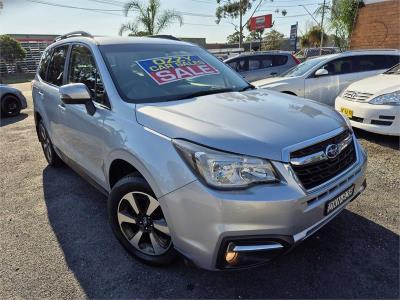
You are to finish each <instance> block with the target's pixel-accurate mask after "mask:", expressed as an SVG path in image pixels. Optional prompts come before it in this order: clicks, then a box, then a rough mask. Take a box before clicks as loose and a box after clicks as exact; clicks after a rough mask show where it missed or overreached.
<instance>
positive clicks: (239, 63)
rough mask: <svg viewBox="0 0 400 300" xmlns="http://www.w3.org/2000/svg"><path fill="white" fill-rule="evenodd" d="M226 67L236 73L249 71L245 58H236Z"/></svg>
mask: <svg viewBox="0 0 400 300" xmlns="http://www.w3.org/2000/svg"><path fill="white" fill-rule="evenodd" d="M228 65H229V66H231V68H232V69H234V70H235V71H237V72H243V71H247V70H248V69H249V65H248V60H247V59H245V58H237V59H235V60H233V61H231V62H229V63H228Z"/></svg>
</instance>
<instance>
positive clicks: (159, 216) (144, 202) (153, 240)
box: [117, 192, 172, 255]
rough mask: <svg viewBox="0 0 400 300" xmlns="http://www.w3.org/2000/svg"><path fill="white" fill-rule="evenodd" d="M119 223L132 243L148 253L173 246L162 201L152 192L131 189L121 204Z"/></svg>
mask: <svg viewBox="0 0 400 300" xmlns="http://www.w3.org/2000/svg"><path fill="white" fill-rule="evenodd" d="M117 214H118V216H117V217H118V223H119V226H120V229H121V231H122V233H123V235H124V236H125V238H126V239H127V240H128V241H129V243H130V244H131V245H132V246H133V247H135V248H136V249H137V250H139V251H140V252H142V253H144V254H147V255H162V254H164V253H165V252H167V251H168V249H169V248H170V247H171V244H172V242H171V236H170V231H169V228H168V225H167V222H166V221H165V218H164V215H163V213H162V210H161V207H160V203H159V202H158V201H157V200H156V199H155V198H154V197H152V196H151V195H149V194H146V193H142V192H131V193H128V194H126V195H125V196H123V197H122V198H121V200H120V201H119V204H118V211H117Z"/></svg>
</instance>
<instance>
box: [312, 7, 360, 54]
mask: <svg viewBox="0 0 400 300" xmlns="http://www.w3.org/2000/svg"><path fill="white" fill-rule="evenodd" d="M359 3H360V1H359V0H332V5H326V6H325V12H326V14H327V15H328V26H329V29H330V30H332V31H333V32H334V35H335V36H336V38H335V39H334V43H335V46H337V47H339V48H341V49H345V48H347V47H348V40H349V38H350V36H351V33H352V31H353V26H354V21H355V18H356V16H357V10H358V5H359ZM316 13H317V14H321V13H322V6H320V7H319V8H318V9H317V10H316Z"/></svg>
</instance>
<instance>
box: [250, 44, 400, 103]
mask: <svg viewBox="0 0 400 300" xmlns="http://www.w3.org/2000/svg"><path fill="white" fill-rule="evenodd" d="M399 60H400V50H363V51H347V52H343V53H336V54H331V55H325V56H321V57H318V58H314V59H310V60H307V61H305V62H303V63H301V64H300V65H297V66H295V67H294V68H292V69H290V70H289V71H288V72H286V73H284V74H283V75H281V77H274V78H268V79H263V80H259V81H255V82H252V84H253V85H255V86H256V87H260V88H267V89H272V90H276V91H279V92H283V93H287V94H292V95H295V96H300V97H304V98H308V99H312V100H316V101H318V102H322V103H325V104H327V105H331V106H333V105H334V103H335V98H336V97H337V95H339V93H340V92H341V91H342V90H343V89H344V88H346V87H347V86H348V85H349V84H350V83H352V82H354V81H357V80H360V79H363V78H366V77H370V76H373V75H377V74H381V73H382V72H384V71H385V70H387V69H389V68H391V67H393V66H394V65H396V64H397V63H398V62H399Z"/></svg>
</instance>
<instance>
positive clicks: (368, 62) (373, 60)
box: [358, 55, 396, 72]
mask: <svg viewBox="0 0 400 300" xmlns="http://www.w3.org/2000/svg"><path fill="white" fill-rule="evenodd" d="M395 64H396V62H393V55H361V56H358V71H359V72H366V71H373V70H382V69H389V68H391V67H393V66H394V65H395Z"/></svg>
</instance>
